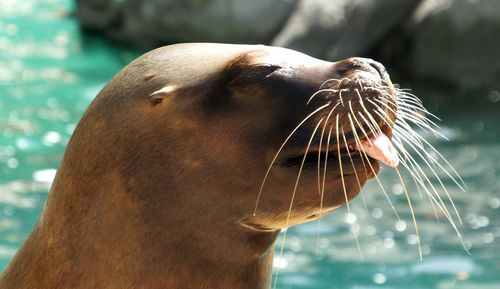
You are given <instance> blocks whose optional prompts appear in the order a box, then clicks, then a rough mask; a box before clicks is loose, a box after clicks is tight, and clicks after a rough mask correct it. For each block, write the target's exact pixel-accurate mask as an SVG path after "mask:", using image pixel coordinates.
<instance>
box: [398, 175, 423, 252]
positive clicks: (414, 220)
mask: <svg viewBox="0 0 500 289" xmlns="http://www.w3.org/2000/svg"><path fill="white" fill-rule="evenodd" d="M394 169H395V170H396V173H397V174H398V177H399V180H400V181H401V186H403V191H404V192H405V195H406V200H407V201H408V206H409V208H410V212H411V217H412V219H413V226H414V227H415V234H416V235H417V244H418V254H419V256H420V260H422V247H421V246H420V234H419V232H418V225H417V218H416V217H415V212H414V211H413V206H412V204H411V199H410V195H409V194H408V190H407V189H406V185H405V182H404V181H403V178H402V177H401V174H400V173H399V170H398V168H394Z"/></svg>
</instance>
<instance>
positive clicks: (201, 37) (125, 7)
mask: <svg viewBox="0 0 500 289" xmlns="http://www.w3.org/2000/svg"><path fill="white" fill-rule="evenodd" d="M296 2H297V0H273V1H268V0H252V1H248V0H180V1H176V0H77V3H78V10H77V16H78V19H79V21H80V25H81V26H82V28H84V29H85V30H90V31H97V32H100V33H103V34H105V35H106V36H108V37H110V38H112V39H114V40H118V41H121V42H125V43H129V44H133V45H136V46H142V47H149V48H150V47H155V46H159V45H164V44H169V43H176V42H196V41H210V42H233V43H243V42H247V43H268V42H270V40H271V39H272V38H273V37H274V35H275V34H276V33H277V32H278V31H280V29H281V27H282V26H283V24H284V23H285V22H286V20H287V19H288V17H289V15H290V13H291V12H292V11H293V9H294V8H295V5H296Z"/></svg>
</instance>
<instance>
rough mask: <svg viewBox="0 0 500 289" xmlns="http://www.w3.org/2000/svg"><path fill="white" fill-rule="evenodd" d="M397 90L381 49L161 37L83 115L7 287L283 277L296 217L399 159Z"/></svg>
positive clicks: (199, 283)
mask: <svg viewBox="0 0 500 289" xmlns="http://www.w3.org/2000/svg"><path fill="white" fill-rule="evenodd" d="M395 98H396V93H395V91H394V87H393V85H392V83H391V81H390V79H389V76H388V74H387V73H386V72H385V69H384V67H383V66H382V65H381V64H379V63H378V62H375V61H373V60H370V59H363V58H349V59H346V60H342V61H338V62H327V61H323V60H319V59H315V58H312V57H310V56H307V55H304V54H301V53H299V52H296V51H292V50H288V49H284V48H278V47H268V46H262V45H255V46H254V45H229V44H209V43H197V44H178V45H172V46H167V47H163V48H159V49H156V50H153V51H151V52H149V53H146V54H145V55H143V56H141V57H139V58H138V59H136V60H135V61H133V62H132V63H130V64H129V65H128V66H126V67H125V68H124V69H123V70H122V71H120V72H119V73H118V74H117V75H116V76H115V77H114V78H113V79H112V80H110V81H109V83H108V84H107V85H106V86H105V87H104V88H103V89H102V91H101V92H100V93H99V94H98V95H97V97H96V98H95V100H94V101H93V102H92V104H91V105H90V107H89V108H88V109H87V111H86V112H85V114H84V115H83V117H82V119H81V121H80V122H79V124H78V126H77V128H76V130H75V132H74V134H73V136H72V138H71V140H70V142H69V144H68V147H67V149H66V152H65V154H64V157H63V160H62V163H61V166H60V168H59V170H58V172H57V175H56V178H55V180H54V183H53V185H52V187H51V190H50V194H49V197H48V200H47V203H46V206H45V208H44V211H43V213H42V215H41V217H40V219H39V221H38V223H37V224H36V226H35V228H34V230H33V232H32V233H31V235H30V236H29V238H28V239H27V240H26V242H25V243H24V245H23V246H22V248H21V249H20V250H19V251H18V252H17V254H16V256H15V257H14V258H13V260H12V261H11V263H10V264H9V266H8V267H7V268H6V270H5V271H4V272H3V275H2V277H1V280H0V287H1V288H9V289H15V288H38V289H42V288H43V289H47V288H58V289H59V288H73V289H77V288H82V289H83V288H120V289H127V288H134V289H137V288H148V289H154V288H190V289H192V288H217V289H223V288H230V289H234V288H249V289H250V288H251V289H256V288H268V287H269V286H270V283H271V279H270V276H271V263H272V258H273V244H274V241H275V239H276V237H277V235H278V232H279V230H280V229H281V228H284V227H288V226H292V225H295V224H299V223H304V222H307V221H310V220H313V219H316V218H318V217H320V216H321V215H322V214H324V213H326V212H328V211H331V210H333V209H335V208H337V207H339V206H341V205H343V204H345V203H346V201H347V200H349V199H351V198H353V197H355V196H356V194H357V193H358V192H359V190H360V189H361V186H362V185H363V184H364V183H365V182H366V181H367V180H368V179H370V178H372V177H373V176H374V175H375V174H376V173H377V172H378V168H379V166H378V161H382V162H384V163H387V164H389V165H391V166H395V165H397V155H395V154H394V153H393V152H391V149H393V148H392V147H391V145H390V142H389V144H387V140H388V139H389V138H390V137H391V123H392V122H393V121H394V119H395V116H394V111H395V110H396V109H397V107H396V105H395V104H396V102H395ZM368 100H377V101H379V102H380V104H385V105H386V106H382V105H380V106H377V105H375V104H374V103H375V102H373V104H371V103H372V102H371V101H370V102H369V101H368ZM375 110H377V112H379V113H374V112H375ZM374 127H376V129H374ZM278 151H279V153H277V152H278ZM318 159H319V161H318ZM325 160H327V161H326V162H325ZM318 169H319V171H318ZM266 172H267V173H266ZM323 174H324V175H326V178H323V177H322V175H323Z"/></svg>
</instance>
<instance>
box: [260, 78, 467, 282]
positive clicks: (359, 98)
mask: <svg viewBox="0 0 500 289" xmlns="http://www.w3.org/2000/svg"><path fill="white" fill-rule="evenodd" d="M374 95H375V97H374ZM319 97H322V99H325V100H326V104H323V105H321V106H319V107H318V108H317V109H315V110H314V111H313V112H312V113H310V114H309V115H307V116H306V117H305V118H304V119H303V120H302V121H301V122H300V123H299V124H298V125H297V126H296V127H295V128H294V129H293V130H292V132H291V133H290V134H289V135H288V136H287V137H286V139H285V141H284V142H283V143H282V144H281V146H280V147H279V149H278V151H277V153H276V154H275V156H274V158H273V159H272V162H271V164H270V165H269V167H268V169H267V171H266V173H265V176H264V178H263V181H262V184H261V187H260V191H259V194H258V197H257V201H256V204H255V209H254V215H255V214H256V213H257V208H258V204H259V201H260V199H261V196H262V192H263V189H264V186H265V183H266V180H267V179H268V176H269V173H270V171H271V169H272V167H273V165H274V164H275V163H276V161H277V159H278V156H279V155H280V153H281V152H282V151H283V148H284V147H285V146H286V144H287V143H288V142H289V141H290V139H291V138H292V136H293V135H294V134H295V133H296V132H297V131H298V130H299V129H300V128H301V127H302V126H304V124H305V123H306V122H307V121H316V122H317V123H316V125H315V127H314V130H313V132H312V134H311V136H310V138H309V142H308V144H307V147H306V149H305V152H304V154H303V157H302V160H301V163H300V167H299V171H298V175H297V178H296V181H295V185H294V189H293V192H292V196H291V200H290V206H289V209H288V213H287V219H286V224H285V229H286V228H288V226H289V220H290V217H291V213H292V208H293V202H294V199H295V195H296V193H297V188H298V185H299V181H300V177H301V174H302V170H303V168H304V163H305V161H306V157H307V154H308V152H309V150H310V148H311V144H312V143H313V140H314V139H315V137H316V135H317V134H319V143H318V146H319V149H318V154H317V167H316V170H317V189H318V195H319V204H320V205H319V207H320V208H319V214H318V217H321V216H322V215H323V213H324V212H323V210H324V202H323V201H324V197H325V183H326V175H327V168H328V161H329V160H332V157H331V155H332V154H334V155H335V154H336V158H338V163H339V171H340V178H341V182H342V189H343V192H344V198H345V202H346V207H347V210H348V213H349V214H351V208H350V205H349V197H348V189H347V188H346V183H345V180H344V171H345V169H346V166H352V169H353V171H354V174H355V178H356V181H357V189H358V191H359V192H361V191H362V185H363V184H362V182H361V181H360V176H359V175H358V171H357V170H356V168H355V163H354V161H353V154H354V153H355V154H357V156H358V157H360V158H361V161H362V165H363V168H364V170H365V172H366V173H367V174H368V173H371V174H373V176H374V177H375V180H376V181H377V183H378V185H379V186H380V189H381V190H382V192H383V194H384V195H385V197H386V199H387V201H388V203H389V205H390V207H391V208H392V210H393V211H394V213H395V215H396V217H397V218H398V220H399V219H400V217H399V214H398V212H397V211H396V209H395V207H394V205H393V203H392V202H391V199H390V197H389V195H388V193H387V191H386V189H385V188H384V186H383V185H382V182H381V181H380V179H379V178H378V176H377V172H376V170H375V168H374V167H373V165H372V163H371V162H370V157H369V155H368V153H367V152H366V151H365V150H364V149H363V146H362V142H371V139H372V138H371V137H370V136H373V135H379V134H382V133H387V128H389V130H390V132H391V134H392V135H391V136H389V137H390V141H391V142H392V145H393V146H394V148H395V150H396V154H397V156H398V157H399V160H400V163H401V165H402V167H403V168H404V169H405V171H407V172H408V173H409V176H410V177H411V180H412V181H413V182H414V184H415V187H416V189H417V191H418V194H419V196H420V197H421V198H423V196H424V195H425V196H426V197H427V199H428V200H429V201H430V203H431V205H432V207H433V209H434V213H435V215H436V218H437V220H438V221H439V215H440V213H441V214H442V215H443V216H444V217H445V218H446V219H447V220H448V221H449V223H450V224H451V226H452V227H453V229H454V230H455V232H456V233H457V236H458V237H459V239H460V241H461V242H462V245H463V246H464V249H465V250H466V251H467V249H466V248H465V245H464V242H463V240H462V235H461V233H460V231H459V229H458V226H457V222H458V223H459V224H462V219H461V217H460V214H459V212H458V210H457V208H456V206H455V204H454V202H453V200H452V198H451V196H450V193H449V192H448V190H447V188H446V186H445V184H444V183H443V181H442V180H441V177H440V174H444V175H446V176H447V177H448V178H449V179H450V180H452V181H453V182H454V183H455V185H456V186H458V187H459V188H460V189H462V190H465V188H466V185H465V183H464V181H463V180H462V178H461V177H460V176H459V175H458V173H457V171H456V170H455V169H454V168H453V167H452V166H451V164H450V163H449V162H448V161H447V160H446V159H445V158H444V156H443V155H442V154H440V153H439V152H438V151H437V150H436V149H435V148H434V147H433V146H432V145H431V144H430V143H429V141H427V140H426V139H425V138H424V136H422V135H421V134H419V132H424V133H425V134H428V135H433V136H435V137H440V138H444V139H446V137H445V136H444V135H443V134H441V133H440V132H439V126H438V125H437V124H436V122H435V121H439V118H438V117H436V116H435V115H433V114H432V113H430V112H429V111H428V110H427V109H426V108H425V107H424V106H423V104H422V101H421V100H420V99H418V98H417V97H416V96H415V95H413V94H412V93H411V92H410V91H409V90H407V89H400V88H398V87H394V86H389V85H381V84H380V83H376V82H370V81H364V80H361V79H347V78H343V79H329V80H327V81H325V82H324V83H323V84H322V85H321V87H320V89H319V90H318V91H316V92H315V93H314V94H313V95H312V96H311V97H310V98H309V99H308V101H307V104H311V103H312V101H313V100H314V99H315V98H319ZM415 128H417V129H418V132H417V130H415ZM348 133H350V134H349V137H350V141H349V139H348V137H347V135H348ZM353 148H356V150H355V151H354V150H352V149H353ZM341 149H345V151H346V152H347V154H345V153H344V154H342V153H341ZM343 158H344V160H343ZM358 164H359V163H358ZM358 170H359V168H358ZM395 173H396V175H397V176H398V179H399V181H400V182H401V186H402V188H403V191H404V195H405V197H406V200H407V203H408V207H409V211H410V213H411V216H412V220H413V226H414V230H415V233H416V236H417V245H418V251H419V256H420V259H422V250H421V245H420V236H419V229H418V224H417V217H416V215H415V212H414V209H413V205H412V201H411V197H410V193H409V192H408V190H407V186H406V184H405V183H404V179H403V177H402V175H401V173H400V170H399V169H397V168H395ZM431 178H432V179H436V180H437V183H438V185H435V184H434V183H433V182H432V181H431ZM439 190H442V191H443V192H444V196H445V197H442V196H441V194H440V193H439ZM361 196H362V195H361ZM363 203H364V206H365V208H366V203H365V202H364V199H363ZM447 204H451V208H452V211H453V212H450V210H449V208H448V206H447ZM320 220H321V218H320ZM320 224H321V223H320V221H319V222H318V240H319V234H320V233H319V231H320V226H321V225H320ZM351 225H352V228H351V231H352V233H353V235H354V238H355V240H356V244H357V247H358V251H359V254H360V256H361V259H363V254H362V250H361V247H360V245H359V241H358V236H357V231H356V230H355V227H354V225H355V224H353V223H351ZM285 237H286V231H285V235H284V236H283V240H282V243H281V249H280V258H279V260H278V261H279V262H280V260H281V257H282V253H283V245H284V242H285ZM318 243H319V242H318ZM278 267H279V266H278ZM278 273H279V272H277V273H276V275H275V278H276V279H275V283H274V287H275V286H276V280H277V277H278Z"/></svg>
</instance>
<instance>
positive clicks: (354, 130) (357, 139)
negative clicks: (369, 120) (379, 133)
mask: <svg viewBox="0 0 500 289" xmlns="http://www.w3.org/2000/svg"><path fill="white" fill-rule="evenodd" d="M353 113H354V112H353ZM348 117H349V120H350V122H351V126H352V132H353V135H354V139H355V141H356V143H357V144H358V146H359V147H361V140H360V138H359V136H358V133H357V131H356V128H355V126H354V123H353V122H352V118H351V114H349V115H348ZM352 117H353V118H354V120H355V121H356V123H357V124H358V126H359V128H360V129H361V131H362V132H363V133H364V135H365V137H366V138H367V139H368V140H369V138H368V135H367V133H366V132H365V130H364V129H363V126H362V125H361V124H360V123H359V121H358V119H357V118H356V116H354V115H352ZM360 152H362V155H364V156H365V158H366V162H367V163H368V166H369V167H370V169H371V171H372V172H373V174H374V175H375V180H377V183H378V184H379V186H380V188H381V189H382V192H383V193H384V196H385V197H386V199H387V201H388V202H389V205H390V206H391V208H392V210H393V212H394V214H395V215H396V217H397V218H398V220H400V218H399V214H398V212H397V211H396V208H395V207H394V204H393V203H392V201H391V199H390V198H389V195H388V194H387V191H386V190H385V188H384V186H383V185H382V182H381V181H380V179H379V177H378V176H377V173H376V172H375V170H374V169H373V166H372V164H371V163H370V159H369V157H368V155H367V154H366V152H365V151H364V150H360Z"/></svg>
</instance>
